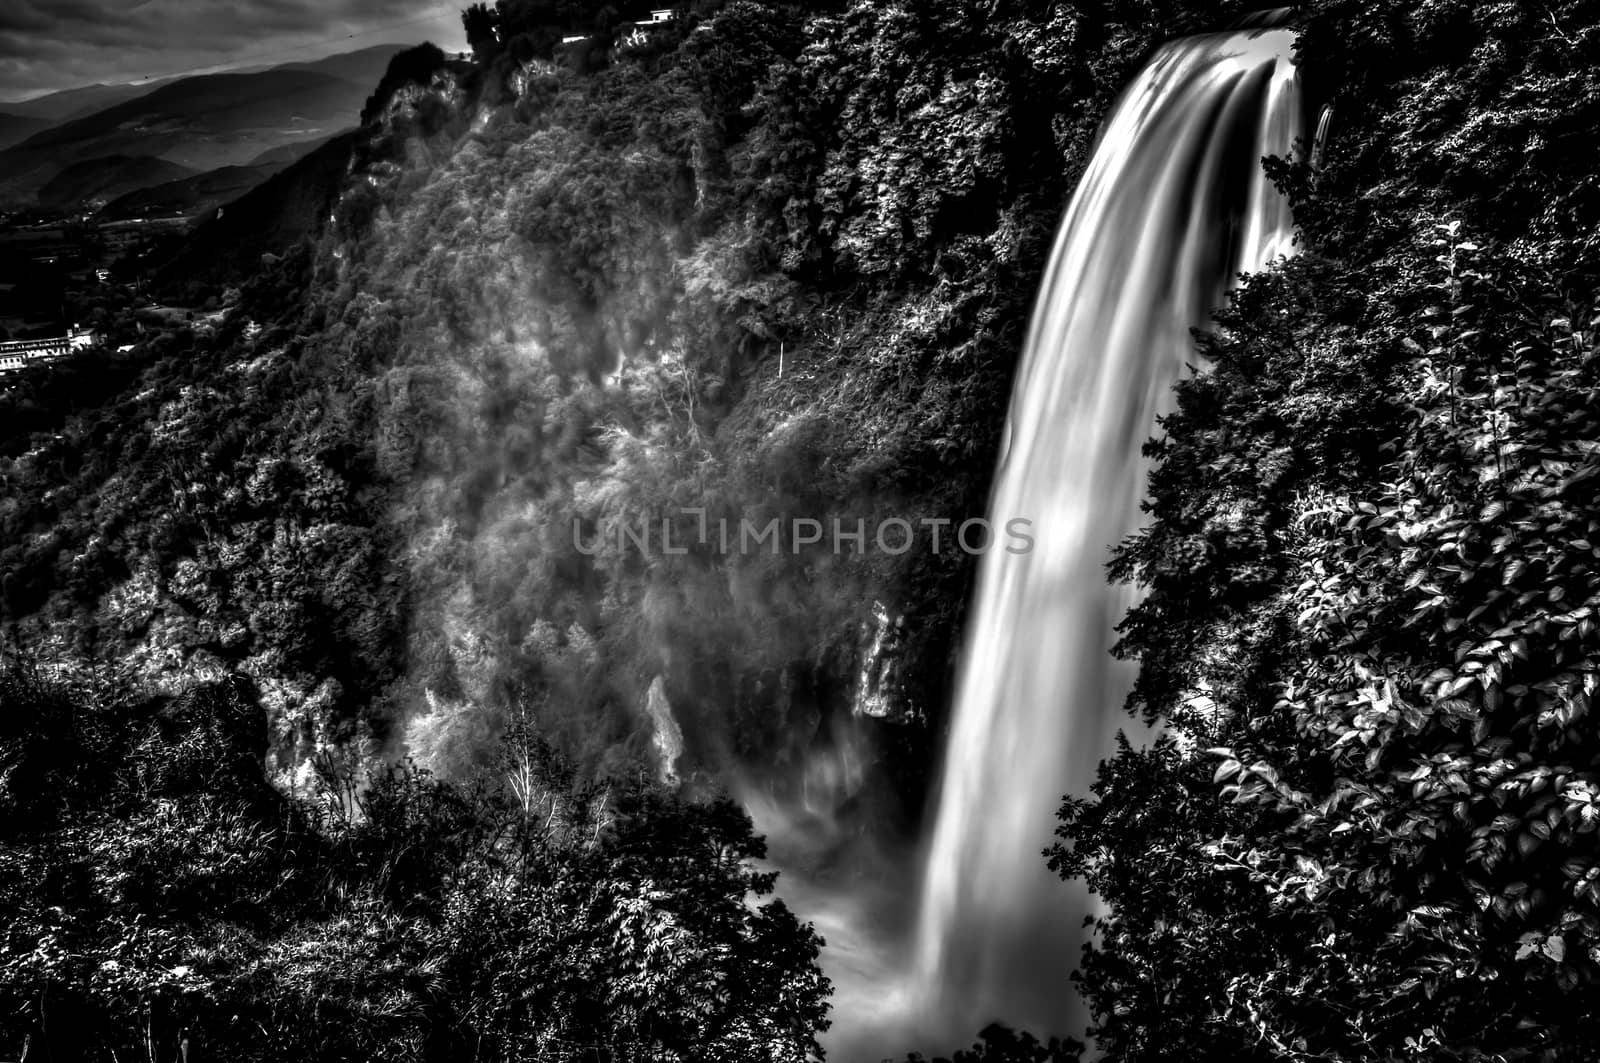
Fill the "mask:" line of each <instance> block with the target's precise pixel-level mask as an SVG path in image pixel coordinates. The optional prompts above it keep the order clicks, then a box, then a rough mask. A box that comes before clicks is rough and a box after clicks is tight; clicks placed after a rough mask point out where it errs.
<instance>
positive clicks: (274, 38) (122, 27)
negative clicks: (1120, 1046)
mask: <svg viewBox="0 0 1600 1063" xmlns="http://www.w3.org/2000/svg"><path fill="white" fill-rule="evenodd" d="M464 3H465V0H457V2H446V3H438V2H430V0H409V2H407V0H254V2H246V0H0V109H3V108H4V106H5V104H4V102H3V101H5V100H14V99H19V98H23V97H27V96H37V95H40V94H42V93H44V92H47V91H54V90H57V89H66V88H73V87H74V86H78V85H88V84H93V83H95V82H107V83H110V82H120V81H140V80H143V79H146V78H150V79H157V78H162V77H168V76H171V75H173V74H182V73H188V72H191V71H194V72H200V71H211V70H214V69H216V68H220V67H226V66H240V65H243V66H255V65H258V64H260V65H265V64H270V63H275V62H278V63H288V62H294V61H296V60H301V59H314V58H317V57H319V56H322V55H327V54H331V53H333V52H341V51H351V50H354V49H356V48H365V47H368V46H370V45H374V44H381V43H385V42H391V41H394V42H418V41H423V40H433V41H434V42H435V43H437V44H439V45H440V46H442V47H445V48H456V47H461V46H462V42H461V15H460V9H461V7H462V6H464Z"/></svg>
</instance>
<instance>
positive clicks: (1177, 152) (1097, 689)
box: [913, 25, 1301, 1037]
mask: <svg viewBox="0 0 1600 1063" xmlns="http://www.w3.org/2000/svg"><path fill="white" fill-rule="evenodd" d="M1292 41H1293V33H1292V31H1291V30H1288V29H1284V28H1273V27H1271V26H1270V25H1268V26H1265V27H1259V28H1258V27H1252V28H1248V29H1240V30H1235V31H1232V32H1227V33H1218V34H1210V35H1205V36H1198V37H1191V38H1186V39H1183V40H1179V41H1175V42H1173V43H1170V44H1168V45H1166V46H1165V47H1163V48H1162V49H1161V50H1160V51H1159V52H1158V53H1157V54H1156V55H1155V57H1154V58H1153V59H1152V60H1151V61H1150V62H1149V64H1148V65H1147V66H1146V67H1145V68H1144V70H1143V71H1141V72H1140V74H1139V75H1138V77H1137V78H1136V79H1135V80H1134V81H1133V83H1132V84H1131V85H1130V86H1129V87H1128V88H1127V89H1126V90H1125V92H1124V93H1123V95H1122V97H1121V99H1120V100H1119V101H1118V103H1117V105H1116V107H1115V109H1114V111H1113V112H1112V114H1111V117H1110V118H1109V119H1108V121H1107V123H1106V125H1105V127H1104V128H1103V130H1102V133H1101V139H1100V142H1099V145H1098V146H1097V148H1096V150H1095V153H1094V157H1093V158H1092V159H1091V160H1090V162H1089V165H1088V168H1087V170H1086V171H1085V173H1084V175H1083V177H1082V179H1081V181H1080V182H1079V185H1078V188H1077V191H1076V192H1075V194H1074V195H1073V197H1072V202H1071V204H1070V205H1069V206H1068V208H1067V211H1066V214H1065V216H1064V218H1063V220H1062V223H1061V228H1060V232H1059V234H1058V236H1057V239H1056V244H1055V249H1054V251H1053V254H1052V257H1051V261H1050V265H1049V268H1048V270H1047V272H1046V275H1045V278H1044V282H1043V287H1042V288H1041V291H1040V294H1039V299H1038V304H1037V306H1036V307H1035V310H1034V315H1033V320H1032V323H1031V324H1030V326H1029V331H1028V338H1027V345H1026V348H1025V350H1024V352H1023V359H1022V363H1021V367H1020V370H1019V372H1018V375H1017V378H1016V383H1015V386H1014V392H1013V396H1012V402H1011V410H1010V415H1009V418H1008V423H1007V426H1006V444H1005V453H1004V454H1003V456H1002V458H1001V461H1000V466H999V469H998V473H997V476H996V481H995V487H994V491H993V496H992V499H991V503H990V511H991V512H990V520H991V523H992V524H994V525H995V526H1002V525H1004V523H1005V522H1006V521H1009V520H1012V519H1014V518H1017V517H1024V518H1027V519H1029V520H1031V521H1032V522H1033V526H1032V534H1033V537H1034V539H1035V546H1034V548H1033V549H1032V551H1031V552H1028V553H1018V554H1013V553H1008V552H1005V551H991V552H989V553H987V554H985V555H984V558H983V561H982V563H981V567H980V569H979V573H978V583H977V592H976V598H975V600H974V603H973V608H972V610H971V612H970V614H969V620H968V625H967V631H966V635H965V638H966V641H965V647H964V656H963V658H962V671H961V676H960V680H959V683H958V686H957V691H956V701H955V708H954V718H953V721H952V724H951V728H950V735H949V739H948V742H947V745H946V750H945V757H944V765H943V769H942V770H943V776H942V780H941V784H940V787H939V791H938V795H937V807H936V813H935V815H934V817H933V820H932V827H931V835H930V837H929V840H928V844H927V851H926V863H925V867H924V871H923V881H922V896H921V907H920V911H919V915H918V922H917V925H916V928H915V931H914V934H915V939H914V941H913V948H914V960H913V965H914V970H913V979H914V982H913V984H914V989H915V991H916V994H917V995H918V997H919V998H920V999H921V1000H922V1005H921V1008H920V1010H921V1011H922V1013H923V1015H924V1017H925V1018H926V1019H927V1020H928V1021H927V1022H926V1023H924V1024H923V1025H924V1028H925V1029H928V1028H931V1027H934V1026H939V1025H945V1026H946V1029H947V1030H948V1032H949V1033H951V1034H953V1035H958V1036H962V1037H967V1036H970V1035H971V1034H972V1033H973V1032H975V1031H976V1030H977V1029H978V1027H979V1026H981V1025H982V1024H984V1023H986V1022H988V1021H992V1020H1001V1021H1004V1022H1007V1023H1009V1024H1012V1025H1017V1026H1023V1027H1026V1028H1029V1029H1032V1030H1035V1031H1037V1032H1039V1033H1074V1034H1080V1035H1081V1029H1071V1028H1069V1027H1070V1026H1072V1025H1078V1026H1081V1023H1077V1022H1076V1021H1075V1020H1077V1019H1079V1018H1081V1016H1079V1015H1077V1014H1075V1013H1076V1012H1077V1010H1078V1007H1079V1005H1078V1004H1076V1003H1075V1000H1076V998H1075V994H1074V993H1073V991H1072V989H1071V987H1070V984H1069V982H1068V980H1067V974H1068V972H1069V970H1070V969H1071V968H1072V967H1073V966H1075V965H1076V962H1077V960H1078V956H1079V946H1080V944H1081V942H1082V940H1083V939H1082V934H1083V931H1082V930H1081V924H1082V917H1083V915H1084V914H1085V913H1086V912H1087V911H1088V910H1089V907H1088V906H1089V903H1090V901H1089V898H1087V897H1086V896H1084V895H1083V894H1082V893H1081V892H1078V893H1074V891H1073V890H1071V889H1070V888H1069V887H1067V886H1066V885H1065V884H1063V883H1062V882H1061V881H1059V879H1057V878H1056V877H1055V876H1054V875H1052V874H1051V873H1050V872H1049V871H1048V870H1047V869H1046V867H1045V864H1044V860H1043V859H1042V857H1041V855H1040V851H1041V850H1042V849H1044V848H1045V847H1046V846H1047V845H1049V844H1050V842H1051V840H1052V832H1053V829H1054V826H1055V818H1054V817H1055V812H1056V810H1057V808H1058V807H1059V803H1060V800H1061V796H1062V794H1064V793H1072V794H1079V795H1082V794H1086V793H1087V792H1088V790H1089V786H1090V783H1091V782H1092V780H1093V778H1094V773H1095V768H1096V765H1097V763H1098V761H1099V760H1100V758H1101V757H1102V756H1104V755H1105V754H1106V753H1107V752H1108V745H1109V732H1110V730H1111V729H1112V727H1113V724H1114V721H1116V720H1117V719H1119V713H1120V712H1121V710H1122V707H1123V702H1124V700H1125V699H1126V697H1127V694H1128V691H1129V688H1130V684H1131V682H1132V678H1133V671H1132V666H1131V665H1129V664H1127V663H1126V662H1119V661H1116V660H1115V659H1113V658H1112V657H1111V656H1110V654H1109V652H1108V651H1109V650H1110V647H1111V644H1112V642H1113V637H1114V632H1113V628H1114V626H1115V625H1116V623H1117V622H1118V621H1119V619H1120V618H1121V617H1122V616H1123V615H1124V614H1125V613H1126V612H1127V611H1128V609H1129V608H1130V607H1131V606H1132V605H1134V604H1135V602H1136V601H1137V597H1138V595H1137V591H1136V590H1135V589H1134V588H1130V587H1125V586H1111V585H1109V584H1108V583H1107V581H1106V572H1105V563H1106V561H1107V559H1108V556H1109V550H1110V548H1111V547H1112V546H1113V545H1115V544H1116V543H1118V542H1119V541H1120V540H1122V539H1124V538H1125V537H1126V536H1128V535H1129V534H1131V533H1132V532H1134V531H1135V530H1136V529H1137V528H1138V527H1139V524H1140V519H1141V518H1140V500H1141V498H1142V496H1143V493H1144V485H1145V481H1146V475H1147V472H1148V461H1147V460H1146V459H1145V458H1144V457H1143V456H1142V455H1141V446H1142V444H1143V443H1144V441H1145V439H1146V438H1147V437H1148V436H1149V435H1150V434H1151V433H1152V431H1153V430H1154V428H1155V425H1156V418H1157V417H1158V416H1160V415H1161V414H1163V413H1165V412H1166V411H1167V410H1168V409H1169V408H1170V401H1171V400H1170V396H1171V395H1172V389H1173V385H1174V383H1175V382H1176V381H1177V380H1178V379H1179V378H1180V376H1181V375H1182V374H1183V372H1184V370H1185V365H1186V364H1187V363H1188V362H1190V361H1192V360H1193V358H1194V354H1193V351H1194V345H1193V342H1192V339H1191V336H1190V332H1189V330H1190V328H1191V327H1192V326H1196V325H1202V324H1204V323H1205V322H1206V319H1207V315H1208V313H1209V310H1210V308H1212V307H1214V306H1215V305H1217V304H1218V303H1219V302H1220V301H1221V300H1222V299H1223V298H1224V297H1225V295H1226V292H1227V289H1228V287H1229V286H1230V284H1231V283H1232V281H1233V279H1234V277H1235V276H1236V275H1237V274H1238V273H1240V272H1251V271H1255V270H1259V269H1260V268H1262V267H1263V266H1265V265H1266V264H1268V263H1269V262H1271V261H1272V260H1273V259H1275V258H1278V257H1280V256H1283V255H1287V254H1289V253H1290V240H1291V236H1292V229H1291V222H1290V217H1289V210H1288V205H1287V203H1286V202H1285V201H1284V200H1283V199H1282V197H1281V196H1279V195H1278V193H1277V191H1276V190H1275V189H1274V188H1273V187H1272V185H1271V183H1270V182H1269V181H1268V180H1267V179H1266V177H1265V175H1264V173H1263V171H1262V167H1261V165H1260V160H1261V158H1262V157H1263V156H1265V155H1285V154H1289V153H1290V152H1291V151H1293V150H1294V149H1295V140H1296V138H1297V137H1298V136H1300V135H1301V104H1300V100H1299V84H1298V81H1297V79H1296V76H1295V72H1294V68H1293V66H1292V64H1291V62H1290V47H1291V44H1292ZM935 1017H937V1018H935ZM946 1024H948V1025H946Z"/></svg>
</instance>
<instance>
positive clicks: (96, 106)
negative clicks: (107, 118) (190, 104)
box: [0, 78, 171, 124]
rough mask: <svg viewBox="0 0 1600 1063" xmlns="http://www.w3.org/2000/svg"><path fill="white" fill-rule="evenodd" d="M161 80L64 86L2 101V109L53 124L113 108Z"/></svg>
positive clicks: (146, 90)
mask: <svg viewBox="0 0 1600 1063" xmlns="http://www.w3.org/2000/svg"><path fill="white" fill-rule="evenodd" d="M170 80H171V79H170V78H166V79H163V80H161V81H145V82H139V83H135V84H130V85H84V86H81V87H79V88H75V89H62V90H61V91H60V92H52V93H49V94H47V95H44V96H35V97H34V98H33V99H31V100H21V101H18V102H15V103H6V104H0V110H4V111H7V112H9V113H10V114H18V115H23V116H25V117H28V118H42V119H44V120H46V121H47V122H50V123H52V124H53V123H56V122H65V121H69V120H71V119H73V118H82V117H83V116H84V115H88V114H93V113H94V112H95V111H101V110H104V109H105V108H107V107H114V106H116V105H117V104H119V103H122V102H123V101H125V100H132V99H136V98H138V97H140V96H143V95H144V94H145V93H147V92H150V91H152V90H154V89H156V88H158V87H159V86H161V85H165V84H166V83H167V82H168V81H170Z"/></svg>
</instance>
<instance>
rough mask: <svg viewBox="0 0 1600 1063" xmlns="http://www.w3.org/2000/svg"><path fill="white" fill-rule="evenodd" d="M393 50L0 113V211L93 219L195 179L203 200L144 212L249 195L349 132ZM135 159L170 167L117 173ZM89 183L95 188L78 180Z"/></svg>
mask: <svg viewBox="0 0 1600 1063" xmlns="http://www.w3.org/2000/svg"><path fill="white" fill-rule="evenodd" d="M401 48H402V46H401V45H397V44H384V45H377V46H374V47H371V48H365V49H362V50H360V51H356V52H348V53H342V54H339V55H333V56H327V57H325V58H322V59H317V60H312V61H306V62H294V63H285V64H280V65H276V66H272V67H268V68H265V69H256V70H245V71H239V72H231V73H222V74H200V75H195V76H191V77H179V78H170V79H165V80H162V81H151V82H146V83H143V84H139V85H91V86H85V87H82V88H77V89H69V90H65V91H62V92H56V93H51V94H49V95H46V96H41V97H37V98H35V99H32V100H25V101H21V102H15V103H8V104H4V105H0V203H9V204H12V205H35V204H37V205H41V206H50V207H56V208H60V209H76V208H79V207H98V206H100V205H103V202H104V201H105V200H107V199H116V198H119V197H122V196H125V195H127V194H128V193H134V192H139V191H141V190H143V189H149V188H152V187H153V186H155V185H159V184H166V183H169V182H174V181H180V180H184V179H189V178H198V179H200V180H201V181H202V183H203V185H204V186H205V188H206V189H209V191H202V190H201V189H199V188H196V187H190V188H174V189H169V190H168V192H167V193H166V194H164V195H163V196H158V197H157V198H156V199H154V200H151V201H150V203H151V204H152V205H153V206H160V205H163V204H167V203H175V204H177V205H178V206H179V208H180V209H184V208H198V207H204V206H208V205H210V204H211V202H212V201H213V200H214V199H215V195H216V194H217V193H218V192H219V190H223V189H235V188H236V189H238V190H239V191H243V190H246V189H247V188H248V187H250V186H251V185H250V184H244V185H242V186H241V182H244V181H247V180H248V179H249V177H250V176H251V175H248V174H246V173H244V172H243V168H259V174H258V175H257V180H259V179H264V178H265V177H266V176H269V175H270V174H271V173H272V172H275V170H276V169H278V168H281V166H282V165H284V164H286V163H288V162H291V161H293V160H294V159H295V158H297V157H299V156H300V155H303V154H304V153H305V152H307V151H309V150H311V149H312V148H314V147H315V146H316V145H317V144H320V143H322V142H323V141H325V140H327V139H328V137H330V136H331V135H333V134H335V133H337V132H340V131H341V130H344V129H347V128H349V127H350V126H352V125H354V124H355V123H356V121H357V119H358V116H359V114H360V111H361V106H362V104H363V103H364V102H365V100H366V98H367V96H368V94H369V93H370V92H371V91H372V88H373V86H375V85H376V84H377V83H378V80H379V79H380V78H381V77H382V75H383V71H384V69H385V68H386V67H387V65H388V62H389V59H390V58H391V57H392V56H393V55H394V54H395V53H396V52H398V51H400V50H401ZM141 158H143V159H151V160H159V162H161V163H164V164H167V165H165V166H159V165H154V164H153V163H145V164H141V165H139V166H131V165H130V164H129V163H128V162H127V161H126V160H130V159H141ZM91 174H97V175H99V176H98V177H95V178H94V179H91V180H85V178H86V177H88V176H89V175H91ZM63 175H65V179H64V180H63V179H62V178H63ZM80 189H81V191H82V194H81V196H76V197H75V196H74V194H73V193H74V191H75V190H80ZM133 205H134V204H133V203H124V204H123V205H122V206H123V209H125V210H126V209H129V208H131V207H132V206H133Z"/></svg>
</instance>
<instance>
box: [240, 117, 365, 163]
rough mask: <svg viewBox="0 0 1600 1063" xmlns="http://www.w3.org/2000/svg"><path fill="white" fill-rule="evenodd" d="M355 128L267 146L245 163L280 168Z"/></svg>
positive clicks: (350, 127) (349, 127)
mask: <svg viewBox="0 0 1600 1063" xmlns="http://www.w3.org/2000/svg"><path fill="white" fill-rule="evenodd" d="M355 128H356V127H355V126H354V125H350V126H348V127H346V128H344V129H341V130H339V132H338V133H330V134H328V135H327V136H325V137H319V138H317V139H316V140H297V141H295V142H294V143H293V144H281V145H279V146H278V147H276V148H268V149H267V150H266V151H263V152H262V153H261V154H260V155H257V156H256V157H255V158H253V159H251V160H250V161H249V162H248V163H246V164H245V165H247V166H278V167H280V168H281V167H283V166H287V165H289V164H290V163H292V162H294V161H295V160H297V159H302V158H304V157H305V156H307V155H309V154H311V153H312V152H313V151H316V150H317V149H318V148H320V147H322V145H324V144H326V143H327V142H328V141H330V140H332V139H333V138H334V137H336V136H339V135H340V134H343V133H348V132H350V131H351V130H353V129H355Z"/></svg>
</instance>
